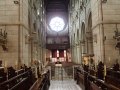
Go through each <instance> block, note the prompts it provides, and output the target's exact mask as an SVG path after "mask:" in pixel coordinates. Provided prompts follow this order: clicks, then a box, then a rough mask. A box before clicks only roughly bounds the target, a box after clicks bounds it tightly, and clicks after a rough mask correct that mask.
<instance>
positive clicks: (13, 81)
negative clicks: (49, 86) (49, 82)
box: [0, 69, 34, 90]
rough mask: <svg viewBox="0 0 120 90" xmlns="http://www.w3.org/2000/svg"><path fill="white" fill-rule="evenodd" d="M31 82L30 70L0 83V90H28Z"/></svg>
mask: <svg viewBox="0 0 120 90" xmlns="http://www.w3.org/2000/svg"><path fill="white" fill-rule="evenodd" d="M21 77H22V78H21ZM20 78H21V80H20ZM32 81H34V80H33V79H32V72H31V69H28V70H27V71H25V72H23V73H21V74H19V75H17V76H15V77H13V78H10V79H8V80H7V81H4V82H2V83H0V90H28V89H29V88H30V86H31V85H32V84H33V82H32Z"/></svg>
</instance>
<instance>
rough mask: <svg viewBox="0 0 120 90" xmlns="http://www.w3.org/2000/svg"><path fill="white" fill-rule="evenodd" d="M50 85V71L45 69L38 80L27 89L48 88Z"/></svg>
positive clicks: (40, 89)
mask: <svg viewBox="0 0 120 90" xmlns="http://www.w3.org/2000/svg"><path fill="white" fill-rule="evenodd" d="M49 86H50V72H49V70H48V71H46V72H45V73H43V74H42V75H41V77H40V78H38V80H36V82H35V83H34V84H33V85H32V86H31V88H30V89H29V90H49Z"/></svg>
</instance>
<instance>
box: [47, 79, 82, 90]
mask: <svg viewBox="0 0 120 90" xmlns="http://www.w3.org/2000/svg"><path fill="white" fill-rule="evenodd" d="M49 90H82V89H81V88H80V87H79V86H78V85H77V84H76V83H75V81H74V80H64V81H58V80H52V81H51V85H50V88H49Z"/></svg>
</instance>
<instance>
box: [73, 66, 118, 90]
mask: <svg viewBox="0 0 120 90" xmlns="http://www.w3.org/2000/svg"><path fill="white" fill-rule="evenodd" d="M106 78H108V77H106ZM74 79H75V80H76V81H77V84H78V85H80V86H81V87H82V89H83V90H120V87H118V86H117V85H115V84H113V83H111V82H112V81H109V80H110V79H107V80H108V81H104V80H102V79H99V78H98V77H97V76H94V74H93V75H91V74H90V72H89V71H88V72H86V71H84V70H83V69H82V68H79V67H75V68H74ZM108 82H109V83H108ZM110 83H111V84H110ZM119 83H120V82H118V81H116V84H118V85H119Z"/></svg>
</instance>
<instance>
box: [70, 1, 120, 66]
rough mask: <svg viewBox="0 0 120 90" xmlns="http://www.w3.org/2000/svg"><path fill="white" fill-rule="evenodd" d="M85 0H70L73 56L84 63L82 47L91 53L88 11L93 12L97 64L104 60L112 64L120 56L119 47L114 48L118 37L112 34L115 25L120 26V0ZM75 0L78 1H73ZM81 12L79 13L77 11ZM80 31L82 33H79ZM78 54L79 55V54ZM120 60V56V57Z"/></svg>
mask: <svg viewBox="0 0 120 90" xmlns="http://www.w3.org/2000/svg"><path fill="white" fill-rule="evenodd" d="M101 1H102V0H87V2H86V0H83V2H81V1H79V0H76V2H74V1H72V0H71V3H70V12H69V14H70V15H69V20H70V23H69V30H70V41H71V51H72V54H73V55H72V59H73V61H74V62H76V63H79V64H81V63H82V60H83V56H84V55H83V51H82V50H83V49H86V50H85V52H86V53H85V54H88V55H89V49H90V47H89V46H88V45H89V44H88V41H87V37H86V36H87V33H88V29H89V24H90V23H89V22H88V21H89V15H90V13H91V15H92V28H91V30H92V38H93V40H92V41H93V51H94V52H93V53H94V60H95V63H96V65H97V64H98V62H99V61H103V62H104V63H105V64H106V65H107V67H111V66H112V65H113V64H114V63H115V61H116V59H120V56H119V50H118V49H115V45H116V40H115V39H114V38H113V36H114V35H115V33H114V31H115V30H116V28H117V29H118V30H119V28H120V5H119V4H120V1H119V0H107V2H101ZM74 3H75V5H74ZM77 14H78V15H77ZM83 23H85V35H84V36H85V42H84V44H85V47H84V48H83V46H82V45H83V42H82V41H81V40H82V36H83V33H82V24H83ZM78 33H79V34H78ZM76 54H77V55H76ZM119 61H120V60H119Z"/></svg>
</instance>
